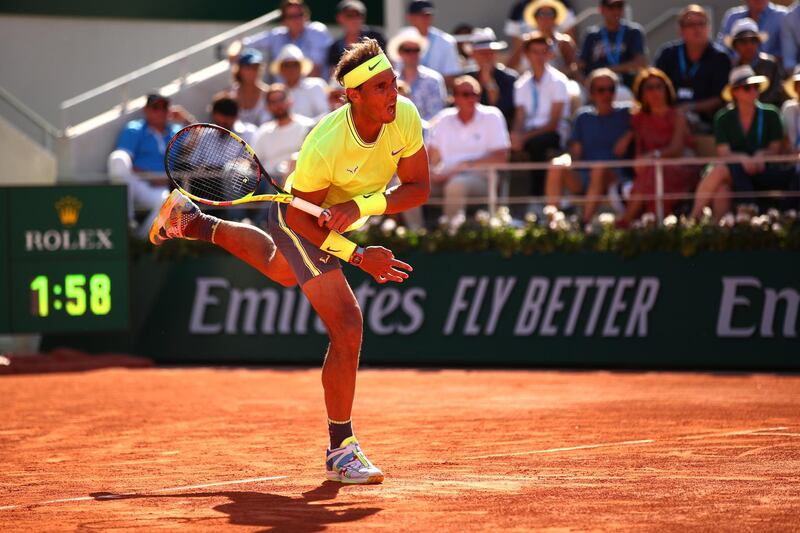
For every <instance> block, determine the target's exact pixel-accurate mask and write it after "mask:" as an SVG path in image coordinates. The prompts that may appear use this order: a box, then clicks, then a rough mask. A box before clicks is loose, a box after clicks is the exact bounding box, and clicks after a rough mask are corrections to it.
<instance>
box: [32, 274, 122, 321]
mask: <svg viewBox="0 0 800 533" xmlns="http://www.w3.org/2000/svg"><path fill="white" fill-rule="evenodd" d="M51 287H52V291H51ZM30 288H31V313H32V314H33V315H36V316H40V317H46V316H48V315H49V314H50V310H51V309H52V310H54V311H61V310H62V309H64V310H65V311H66V313H67V314H68V315H70V316H83V315H85V314H86V313H91V314H93V315H97V316H104V315H107V314H108V313H109V312H110V311H111V278H110V277H108V274H92V276H91V277H90V278H88V279H87V277H86V276H85V275H83V274H67V275H66V276H64V284H63V286H62V285H59V284H52V283H51V281H50V278H49V277H48V276H45V275H43V274H40V275H38V276H36V277H35V278H33V281H31V285H30ZM51 294H52V296H51ZM62 296H63V298H62ZM51 304H52V307H51Z"/></svg>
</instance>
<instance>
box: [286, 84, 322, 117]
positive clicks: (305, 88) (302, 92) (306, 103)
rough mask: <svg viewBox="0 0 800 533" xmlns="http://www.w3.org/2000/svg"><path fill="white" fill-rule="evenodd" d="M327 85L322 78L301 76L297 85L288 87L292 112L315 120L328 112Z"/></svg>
mask: <svg viewBox="0 0 800 533" xmlns="http://www.w3.org/2000/svg"><path fill="white" fill-rule="evenodd" d="M326 89H327V85H326V84H325V80H323V79H322V78H302V79H301V80H300V81H299V82H298V84H297V86H295V87H290V88H289V95H290V96H291V97H292V101H293V102H294V103H293V104H292V113H296V114H298V115H303V116H304V117H308V118H313V119H314V120H315V121H317V120H319V119H320V118H322V116H323V115H326V114H327V113H328V112H330V107H329V106H328V92H327V91H326Z"/></svg>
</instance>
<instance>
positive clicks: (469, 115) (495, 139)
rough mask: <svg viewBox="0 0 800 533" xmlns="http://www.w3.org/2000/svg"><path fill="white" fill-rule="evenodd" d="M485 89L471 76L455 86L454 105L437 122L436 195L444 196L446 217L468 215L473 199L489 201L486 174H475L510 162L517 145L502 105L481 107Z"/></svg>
mask: <svg viewBox="0 0 800 533" xmlns="http://www.w3.org/2000/svg"><path fill="white" fill-rule="evenodd" d="M480 94H481V86H480V84H479V83H478V82H477V80H475V78H473V77H471V76H459V77H458V78H456V79H455V80H454V82H453V101H454V107H451V108H447V109H445V110H443V111H442V112H441V113H439V114H438V115H436V118H435V119H434V120H433V121H432V122H431V124H432V126H431V130H430V136H429V139H428V149H429V151H430V157H431V165H432V167H433V173H432V174H431V182H432V188H431V189H432V190H431V192H432V194H433V195H436V196H441V195H442V194H443V195H444V202H445V205H444V214H445V216H446V217H448V218H453V217H455V216H456V215H458V214H459V213H463V212H464V208H465V206H466V200H467V197H468V196H482V197H486V196H487V194H488V187H487V180H486V176H485V173H484V172H481V171H476V170H470V168H469V167H470V165H475V164H479V163H503V162H506V161H507V160H508V149H509V146H510V145H511V142H510V140H509V137H508V128H507V126H506V121H505V119H504V118H503V114H502V113H501V112H500V110H499V109H497V108H496V107H491V106H485V105H482V104H479V103H478V98H479V97H480Z"/></svg>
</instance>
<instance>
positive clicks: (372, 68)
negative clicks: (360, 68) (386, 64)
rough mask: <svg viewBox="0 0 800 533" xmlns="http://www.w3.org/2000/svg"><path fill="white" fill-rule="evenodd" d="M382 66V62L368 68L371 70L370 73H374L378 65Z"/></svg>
mask: <svg viewBox="0 0 800 533" xmlns="http://www.w3.org/2000/svg"><path fill="white" fill-rule="evenodd" d="M380 64H381V62H380V61H378V62H377V63H375V64H374V65H372V66H371V67H367V68H368V69H369V71H370V72H372V71H373V70H375V68H376V67H377V66H378V65H380Z"/></svg>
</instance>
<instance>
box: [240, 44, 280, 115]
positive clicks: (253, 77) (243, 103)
mask: <svg viewBox="0 0 800 533" xmlns="http://www.w3.org/2000/svg"><path fill="white" fill-rule="evenodd" d="M263 78H264V58H263V56H262V55H261V52H259V51H258V50H255V49H252V48H247V49H245V50H244V51H243V52H242V53H241V55H240V56H239V58H238V60H237V62H236V65H235V66H234V67H233V79H234V81H235V84H234V86H233V89H232V91H231V94H232V96H233V98H234V99H236V102H237V103H238V104H239V120H241V121H242V122H247V123H249V124H253V125H255V126H256V127H258V126H260V125H261V124H263V123H264V122H266V121H268V120H269V119H270V118H272V117H270V115H269V112H268V111H267V105H266V102H267V100H266V98H267V88H268V86H267V84H266V83H264V82H263V81H261V80H262V79H263Z"/></svg>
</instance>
